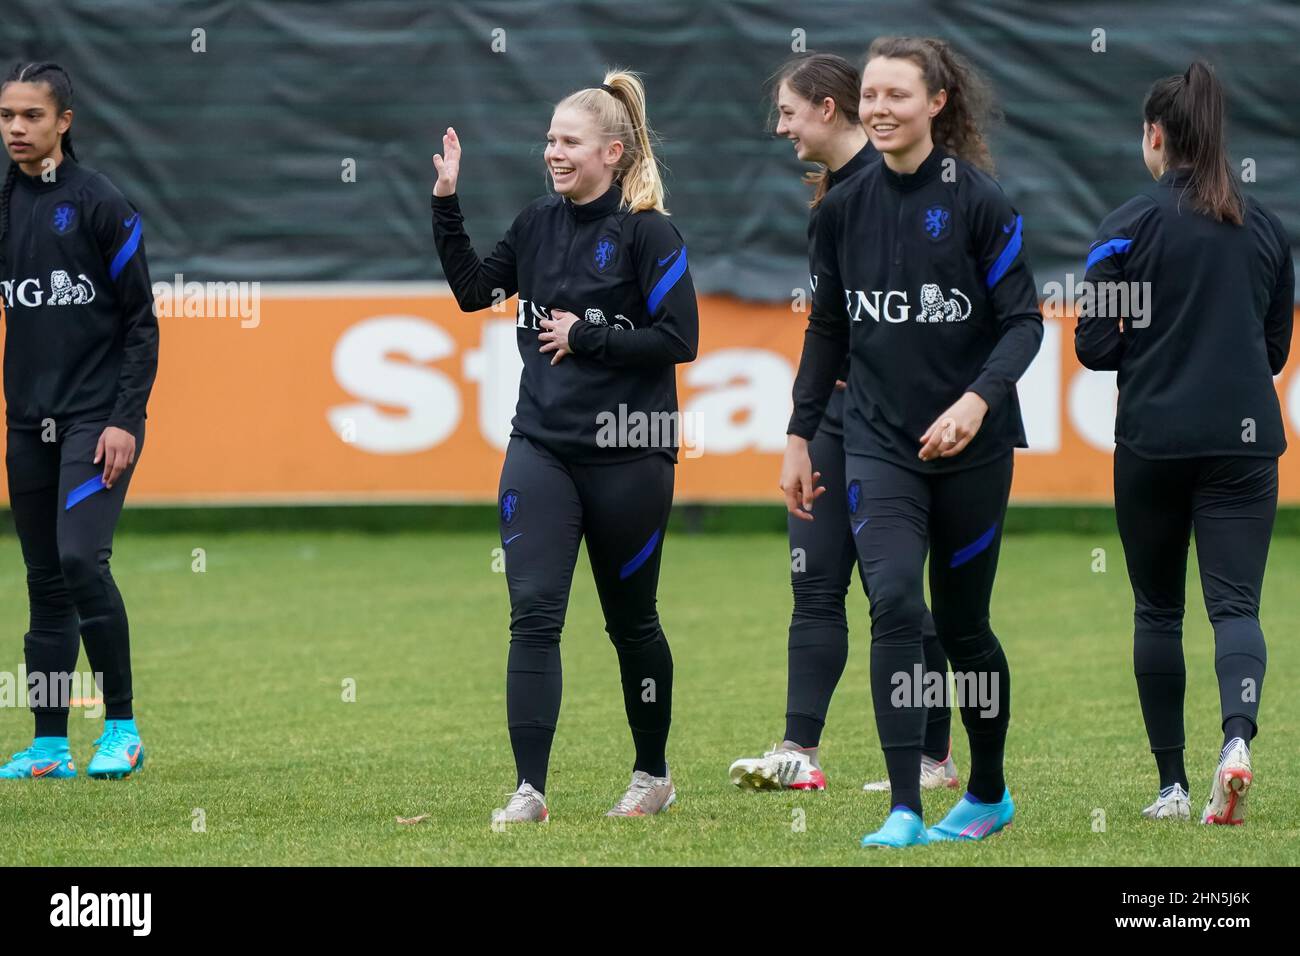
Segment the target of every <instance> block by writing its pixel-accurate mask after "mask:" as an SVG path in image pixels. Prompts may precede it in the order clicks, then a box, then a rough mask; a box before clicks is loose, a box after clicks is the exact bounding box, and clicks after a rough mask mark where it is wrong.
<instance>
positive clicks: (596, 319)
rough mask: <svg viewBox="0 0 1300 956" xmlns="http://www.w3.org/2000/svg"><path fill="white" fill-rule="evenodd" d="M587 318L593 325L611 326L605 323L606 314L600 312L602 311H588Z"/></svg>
mask: <svg viewBox="0 0 1300 956" xmlns="http://www.w3.org/2000/svg"><path fill="white" fill-rule="evenodd" d="M585 318H586V320H587V321H588V322H590V323H591V324H592V325H609V323H608V322H607V321H605V313H604V312H602V311H600V309H588V310H587V314H586V316H585Z"/></svg>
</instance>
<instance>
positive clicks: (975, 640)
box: [847, 451, 1012, 812]
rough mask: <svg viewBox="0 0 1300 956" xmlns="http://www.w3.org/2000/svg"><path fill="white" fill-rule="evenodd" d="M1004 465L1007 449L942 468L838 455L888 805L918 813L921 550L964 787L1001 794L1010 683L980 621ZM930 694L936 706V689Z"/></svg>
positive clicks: (993, 567) (988, 590) (984, 616)
mask: <svg viewBox="0 0 1300 956" xmlns="http://www.w3.org/2000/svg"><path fill="white" fill-rule="evenodd" d="M1011 471H1012V454H1011V452H1010V451H1008V452H1007V453H1006V454H1005V455H1004V456H1002V457H1000V458H998V459H996V460H995V461H993V462H990V463H988V464H984V465H979V466H976V467H973V468H968V469H964V470H961V471H955V472H947V473H941V474H931V473H923V472H919V471H914V470H912V469H910V468H905V467H903V466H902V465H897V464H894V463H892V462H888V461H885V460H883V459H878V458H867V457H862V456H858V455H850V456H849V458H848V469H847V477H848V480H849V486H848V500H849V505H850V508H849V521H850V533H852V534H853V536H854V541H855V542H856V544H857V548H858V556H859V560H860V561H861V568H862V571H863V573H864V574H865V575H866V588H867V593H868V594H869V595H870V596H871V693H872V699H873V704H874V708H875V714H876V727H877V729H878V730H879V732H880V745H881V748H882V749H883V750H884V751H885V762H886V765H887V766H888V768H889V777H890V781H891V787H892V790H893V793H894V804H895V806H899V805H904V806H909V807H911V808H912V809H914V810H916V811H918V812H919V811H920V791H919V789H917V787H916V783H915V782H916V781H917V779H918V777H919V774H920V760H921V746H922V742H923V738H924V734H925V728H926V709H927V707H926V705H927V704H928V703H930V702H931V701H933V700H934V695H933V693H931V694H927V693H926V689H927V688H926V687H925V686H923V685H925V684H926V683H927V682H929V683H930V686H931V688H933V681H935V680H939V679H941V678H939V677H938V676H933V677H932V676H931V675H928V674H925V676H924V677H922V675H923V674H924V665H925V656H924V652H923V648H922V640H921V621H922V619H923V617H924V615H925V585H924V578H923V574H924V570H925V563H926V554H927V552H929V554H930V601H931V610H932V611H933V614H934V624H935V629H936V631H937V632H938V635H939V641H940V643H941V644H942V645H943V649H944V651H945V652H946V653H947V655H948V659H949V660H950V661H951V662H952V668H953V672H954V681H955V684H956V687H957V691H958V700H957V703H958V706H959V709H960V711H961V718H962V723H963V724H964V725H965V727H966V732H967V735H968V737H969V738H970V743H971V773H970V783H969V790H970V792H971V794H972V795H973V796H975V797H976V798H977V799H979V800H983V801H986V802H992V801H996V800H1000V799H1001V798H1002V791H1003V787H1004V786H1005V784H1004V781H1003V778H1002V750H1003V744H1004V742H1005V739H1006V731H1007V723H1008V720H1009V718H1010V702H1011V681H1010V673H1009V671H1008V669H1007V662H1006V657H1005V655H1004V654H1003V652H1002V647H1001V645H1000V644H999V643H998V639H997V637H996V636H995V635H994V633H993V631H992V629H991V628H990V626H989V599H990V596H991V594H992V591H993V579H994V577H995V575H996V573H997V564H998V551H999V549H1000V546H1001V541H1002V526H1003V522H1004V520H1005V518H1006V509H1007V499H1008V496H1009V495H1010V490H1011ZM918 678H920V681H918ZM918 684H920V685H922V686H919V687H918ZM946 686H947V683H946V681H944V684H943V687H944V688H946ZM938 693H942V695H943V696H942V700H943V701H944V702H945V703H946V700H947V694H946V690H945V691H941V692H938ZM909 785H910V786H909Z"/></svg>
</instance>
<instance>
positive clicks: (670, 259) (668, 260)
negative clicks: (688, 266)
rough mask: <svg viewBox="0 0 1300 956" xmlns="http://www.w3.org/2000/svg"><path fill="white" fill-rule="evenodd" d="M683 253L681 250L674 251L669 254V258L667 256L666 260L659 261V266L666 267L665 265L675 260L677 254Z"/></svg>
mask: <svg viewBox="0 0 1300 956" xmlns="http://www.w3.org/2000/svg"><path fill="white" fill-rule="evenodd" d="M681 251H682V250H680V249H674V250H673V251H672V252H671V253H669V254H668V255H667V256H665V257H664V258H662V259H660V260H659V264H660V265H661V266H662V265H664V264H666V263H668V262H671V261H672V259H673V256H675V255H677V253H679V252H681Z"/></svg>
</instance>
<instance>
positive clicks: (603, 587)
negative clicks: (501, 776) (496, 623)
mask: <svg viewBox="0 0 1300 956" xmlns="http://www.w3.org/2000/svg"><path fill="white" fill-rule="evenodd" d="M673 472H674V466H673V462H672V461H671V460H670V459H669V458H668V457H667V456H666V455H662V454H653V455H649V456H647V457H645V458H638V459H636V460H634V461H630V462H624V463H619V464H608V465H577V464H572V463H568V462H564V461H562V460H560V459H559V458H557V457H556V456H555V455H553V454H552V453H551V452H549V451H548V450H547V449H545V448H543V447H542V446H541V445H538V444H537V443H535V442H533V441H530V440H529V439H527V438H522V437H518V436H516V437H512V438H511V439H510V444H509V446H508V447H507V449H506V461H505V466H504V467H503V468H502V471H501V487H500V493H499V496H498V501H499V503H500V515H501V544H502V547H503V549H504V552H505V565H506V580H507V581H508V583H509V586H510V656H509V663H508V665H507V675H506V713H507V719H508V722H509V726H510V741H511V746H512V748H513V749H514V754H515V764H516V770H517V771H518V780H517V783H516V785H518V784H520V783H523V782H524V781H527V782H528V783H530V784H532V786H533V787H535V788H536V789H537V790H539V791H542V792H545V789H546V771H547V764H548V762H549V759H550V750H551V740H552V738H553V736H554V734H555V724H556V720H557V718H558V717H559V713H560V692H561V675H560V632H561V630H562V629H563V627H564V616H565V612H566V610H567V609H568V604H569V587H570V584H571V582H572V580H573V568H574V565H575V563H576V562H577V559H578V544H579V542H580V541H582V540H583V539H584V538H585V539H586V542H587V556H588V558H589V559H590V561H591V568H592V573H593V575H594V577H595V579H596V591H597V593H598V594H599V596H600V604H601V609H602V610H603V611H604V614H605V630H606V632H607V633H608V634H609V638H610V640H611V641H613V643H614V648H615V650H616V651H617V652H618V662H619V671H620V674H621V677H622V684H623V702H624V708H625V710H626V712H627V722H628V726H629V727H630V728H631V731H632V739H633V743H634V745H635V747H636V762H635V764H634V766H633V769H634V770H643V771H645V772H646V773H649V774H651V775H652V776H662V775H664V773H666V770H667V768H666V763H665V758H664V747H665V744H666V742H667V739H668V726H669V723H670V722H671V719H672V685H673V660H672V655H671V654H670V653H669V650H668V641H667V639H666V638H665V637H664V633H663V630H662V629H661V628H660V626H659V614H658V611H657V610H656V608H655V599H656V592H657V590H658V585H659V560H660V556H661V555H662V553H663V537H664V533H665V531H666V529H667V525H668V513H669V510H670V509H671V507H672V500H673V477H674V474H673Z"/></svg>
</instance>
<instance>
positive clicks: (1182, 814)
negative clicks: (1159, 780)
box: [1142, 783, 1192, 820]
mask: <svg viewBox="0 0 1300 956" xmlns="http://www.w3.org/2000/svg"><path fill="white" fill-rule="evenodd" d="M1142 816H1144V817H1146V818H1147V819H1148V820H1190V819H1191V818H1192V802H1191V798H1190V797H1189V796H1188V795H1187V791H1186V790H1184V789H1183V788H1182V785H1181V784H1177V783H1176V784H1174V785H1173V786H1170V787H1165V789H1163V790H1161V791H1160V796H1159V797H1157V798H1156V802H1155V803H1153V804H1151V806H1149V807H1146V808H1145V809H1144V810H1143V811H1142Z"/></svg>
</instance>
